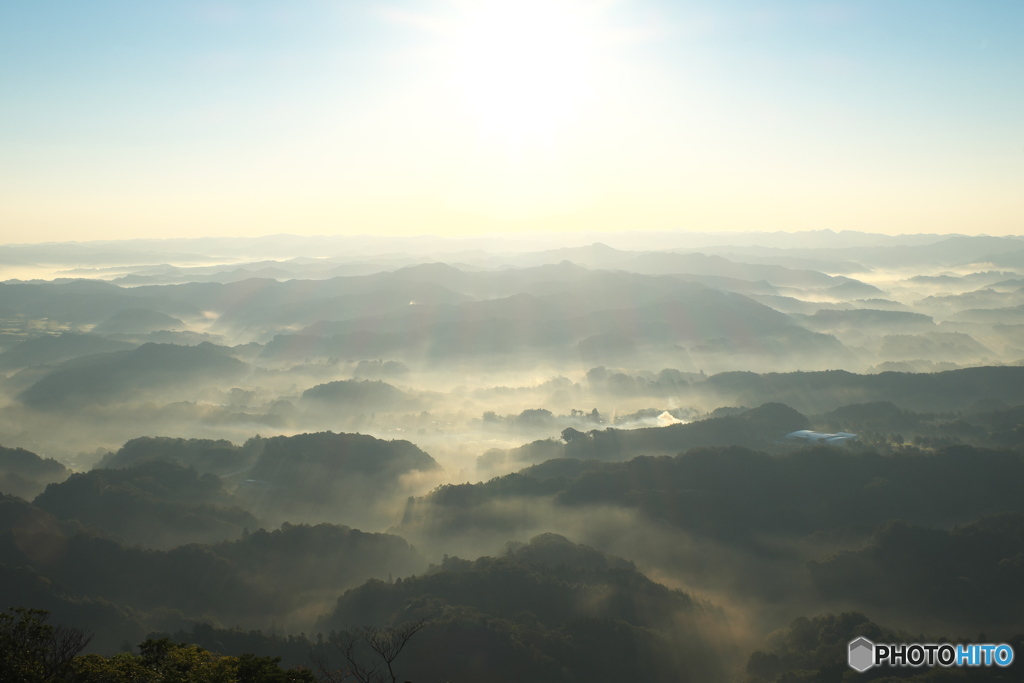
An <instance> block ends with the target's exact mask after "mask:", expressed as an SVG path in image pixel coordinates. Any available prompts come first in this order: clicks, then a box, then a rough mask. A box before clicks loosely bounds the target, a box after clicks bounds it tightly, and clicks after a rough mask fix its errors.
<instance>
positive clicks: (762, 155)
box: [0, 0, 1024, 242]
mask: <svg viewBox="0 0 1024 683" xmlns="http://www.w3.org/2000/svg"><path fill="white" fill-rule="evenodd" d="M1022 34H1024V2H1021V1H1020V0H988V1H986V2H969V1H968V0H962V1H960V2H944V1H941V0H914V1H901V0H880V1H871V0H859V1H857V2H849V3H844V2H781V1H775V2H773V1H771V0H765V1H757V2H754V1H750V2H740V1H735V0H733V1H730V0H716V1H714V2H711V1H707V2H685V1H682V0H674V1H672V2H668V1H663V0H621V1H619V2H576V1H570V0H491V1H481V2H472V1H465V2H463V1H459V2H455V1H449V2H444V1H441V0H395V1H394V2H388V1H386V0H385V1H381V2H364V1H360V0H333V1H327V0H276V1H274V2H270V1H262V0H244V1H243V0H239V1H237V2H202V1H189V0H173V1H171V0H166V1H162V0H145V1H140V0H123V1H112V0H89V1H88V2H83V1H82V0H40V1H36V2H14V1H11V2H2V3H0V242H31V241H40V240H69V239H75V240H84V239H106V238H122V237H137V236H156V237H160V236H195V235H257V234H267V233H278V232H291V233H298V234H332V233H373V232H377V233H396V234H404V233H436V234H467V233H473V232H476V231H485V230H487V231H489V230H503V231H509V230H537V229H556V230H583V229H588V230H630V229H642V230H660V229H690V230H803V229H818V228H833V229H864V230H870V231H875V232H889V233H898V232H963V233H979V232H984V233H989V234H1020V233H1024V40H1022V39H1021V36H1022Z"/></svg>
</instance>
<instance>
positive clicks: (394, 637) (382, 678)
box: [312, 619, 427, 683]
mask: <svg viewBox="0 0 1024 683" xmlns="http://www.w3.org/2000/svg"><path fill="white" fill-rule="evenodd" d="M426 624H427V620H426V619H420V620H418V621H411V622H409V623H406V624H402V625H401V626H388V627H384V628H380V627H377V626H363V627H362V628H358V629H356V630H355V631H351V632H349V631H343V632H341V633H339V634H334V635H332V638H331V642H332V643H333V644H334V645H335V647H337V648H338V649H339V650H340V651H341V654H342V657H343V658H344V659H345V663H344V665H343V668H342V669H339V670H332V669H331V668H330V666H329V665H328V663H327V661H326V660H325V659H324V658H323V657H321V656H319V655H314V656H312V659H313V663H314V664H315V666H316V668H317V670H318V671H319V673H320V676H321V677H322V678H324V679H325V680H326V681H328V683H342V682H343V681H347V680H350V679H354V680H355V681H357V682H358V683H389V682H390V683H398V677H397V675H396V674H395V669H394V662H395V660H396V659H398V656H399V655H400V654H402V650H404V649H405V646H406V645H408V644H409V641H410V640H412V637H413V636H415V635H416V634H417V633H419V632H420V631H421V630H422V629H423V627H424V626H426Z"/></svg>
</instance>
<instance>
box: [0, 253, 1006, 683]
mask: <svg viewBox="0 0 1024 683" xmlns="http://www.w3.org/2000/svg"><path fill="white" fill-rule="evenodd" d="M822 239H823V240H826V241H827V240H832V241H834V242H836V244H837V245H838V244H839V242H841V239H840V236H839V235H833V236H832V237H829V236H827V235H826V236H823V237H822ZM994 239H996V238H985V239H982V238H977V240H973V239H968V238H960V237H941V238H940V237H936V238H935V240H934V241H933V242H931V243H920V242H919V243H918V244H917V246H916V247H915V249H918V251H913V252H911V251H908V250H907V249H905V248H904V247H907V246H908V245H906V244H902V245H901V244H896V243H892V242H891V241H887V240H886V239H884V238H882V237H881V236H878V237H877V239H876V240H875V242H876V243H875V244H874V245H873V246H865V245H861V246H849V245H848V246H845V247H841V246H834V247H832V248H829V249H825V248H824V247H822V248H820V249H817V250H814V249H805V248H801V247H793V246H790V247H786V248H783V247H778V246H775V247H770V248H769V247H768V246H765V247H763V248H760V247H758V245H756V244H755V245H748V246H747V247H743V249H746V251H745V252H743V253H742V254H741V253H739V252H738V251H734V250H739V249H741V247H739V246H737V245H731V246H730V247H729V249H726V248H724V247H723V248H721V249H717V250H716V249H710V248H709V249H705V250H704V251H695V250H685V249H681V248H680V249H675V250H651V251H643V252H641V251H629V250H626V249H614V248H612V247H609V246H607V245H590V246H586V247H576V248H566V249H555V250H550V251H547V252H523V253H515V254H513V253H501V254H494V253H492V254H488V253H485V252H483V251H480V252H464V253H460V254H459V258H457V259H456V258H454V257H452V256H451V255H448V256H446V258H445V260H444V262H441V261H442V259H440V258H436V257H437V254H434V253H427V254H422V255H419V256H417V255H415V254H411V255H406V256H404V257H398V256H396V255H395V253H393V252H388V251H382V252H380V253H379V254H378V256H379V258H376V259H369V258H366V257H365V256H360V257H359V258H358V259H356V258H355V257H353V258H352V259H350V260H346V259H345V258H343V256H341V255H339V256H334V257H330V258H327V257H324V258H323V259H322V260H318V259H307V260H306V261H302V260H301V259H300V260H298V261H296V260H279V261H273V260H267V259H265V260H260V261H255V260H253V261H251V262H246V264H243V265H241V266H240V265H238V264H237V263H232V264H227V263H225V264H224V265H223V267H218V266H213V265H208V266H202V267H191V266H179V265H173V264H167V265H166V266H164V267H161V268H153V267H142V266H135V265H131V264H130V263H120V264H113V265H111V266H110V268H112V269H113V270H110V271H104V273H106V274H107V277H94V278H92V279H80V278H64V277H55V278H52V279H49V280H33V281H15V280H10V281H7V282H3V283H0V322H2V323H3V329H2V330H0V679H2V680H4V681H6V680H12V681H26V682H32V683H35V682H37V681H38V682H40V683H41V682H50V681H54V682H56V681H69V682H79V683H93V682H96V683H99V682H100V681H112V682H119V681H124V682H125V683H127V682H129V681H131V682H140V681H146V682H152V683H162V682H168V683H170V682H171V681H175V682H177V681H180V682H182V683H185V682H192V681H195V682H199V681H223V682H224V683H256V682H262V683H272V682H279V683H285V682H295V683H299V682H304V681H305V682H311V681H320V682H321V683H340V682H341V681H349V680H355V681H360V682H362V683H377V682H385V683H400V682H402V681H413V682H417V683H420V682H424V681H426V682H431V681H433V682H437V683H441V682H445V681H447V682H451V683H454V682H457V681H466V682H469V681H480V680H488V681H508V682H509V683H512V682H519V681H537V682H539V683H543V682H548V681H550V682H558V683H574V682H583V681H588V682H589V681H623V680H638V681H665V682H669V681H694V682H695V683H696V682H698V681H700V682H714V681H721V682H722V683H728V682H737V683H795V682H807V683H811V682H832V681H835V683H848V681H850V680H855V679H854V678H851V676H854V673H853V672H852V670H851V669H850V668H849V667H848V665H847V661H846V646H847V644H848V643H849V642H850V641H851V640H853V639H855V638H857V637H861V636H863V637H866V638H869V639H871V640H873V641H875V642H908V643H909V642H928V643H936V642H953V643H986V642H993V643H1008V644H1010V645H1012V646H1014V647H1015V649H1016V650H1017V651H1018V653H1019V652H1020V648H1021V647H1024V641H1022V638H1024V636H1022V634H1024V619H1022V617H1021V614H1024V496H1022V495H1021V493H1022V489H1021V482H1022V481H1024V367H1022V361H1024V333H1022V329H1024V327H1022V325H1020V324H1018V322H1014V320H1015V319H1014V318H1013V317H1012V315H1011V314H1010V313H1006V315H1007V316H1008V317H1005V318H993V316H996V315H997V314H996V312H998V311H1012V310H1015V309H1014V307H1019V306H1020V305H1022V304H1024V298H1021V297H1022V294H1021V292H1022V291H1024V289H1022V288H1021V286H1020V285H1022V284H1024V276H1021V279H1018V276H1019V275H1021V274H1018V273H1017V272H1016V270H1003V268H1016V267H1017V266H1014V265H1012V264H1007V265H1005V266H1000V267H998V268H997V267H996V266H995V265H993V263H994V259H995V256H994V251H993V250H996V251H997V250H998V249H1007V248H1009V247H1011V246H1012V247H1014V248H1017V247H1019V248H1020V251H1021V252H1022V253H1024V242H1019V241H1018V240H1012V239H1010V238H1005V240H1003V241H998V240H997V242H992V240H994ZM281 244H284V245H287V244H288V240H284V239H283V241H282V242H281ZM115 246H116V245H115ZM158 246H159V245H158ZM155 248H156V247H154V249H155ZM283 248H284V247H282V249H283ZM66 249H67V253H66V254H65V255H64V256H63V258H65V259H67V260H66V261H65V263H67V264H69V265H70V264H72V263H81V262H82V259H85V258H86V257H87V256H88V255H89V252H88V250H87V249H86V247H85V246H79V247H72V246H68V247H66ZM76 250H77V251H76ZM11 253H12V254H15V255H16V254H17V253H21V252H18V250H14V251H12V252H11ZM26 253H27V252H26ZM117 253H118V252H117V249H115V248H113V247H112V251H111V252H110V253H108V254H107V255H106V256H104V257H103V258H108V259H113V260H115V261H116V260H117V258H116V257H117ZM133 254H134V252H133ZM911 254H913V255H914V256H913V258H914V259H916V261H914V262H913V263H912V264H910V265H912V266H913V268H914V269H915V272H914V274H912V275H907V274H906V273H905V272H902V271H900V272H895V271H891V270H886V269H891V268H892V267H893V263H894V260H898V258H904V259H908V258H910V255H911ZM499 257H500V258H499ZM25 258H27V256H26V257H25ZM90 258H91V257H90ZM97 258H99V257H97ZM135 258H137V254H134V255H132V256H131V257H130V259H129V257H128V256H125V259H128V260H132V259H135ZM744 258H745V259H746V260H744ZM76 259H77V260H76ZM115 266H116V268H115ZM273 268H278V270H277V271H273V272H276V273H277V274H276V275H273V276H253V273H257V272H259V273H264V275H267V274H269V273H271V272H272V269H273ZM999 315H1002V314H999ZM1020 666H1021V665H1020V664H1019V663H1015V664H1014V666H1013V667H1010V668H1009V669H996V668H992V669H988V668H974V669H960V668H955V667H954V668H950V669H943V668H941V667H938V668H934V669H928V668H921V669H918V668H913V667H909V668H902V669H901V668H877V669H871V670H869V671H868V672H866V673H864V674H857V675H856V676H857V677H859V678H858V679H861V678H862V679H864V680H879V681H881V680H896V679H900V680H904V679H905V680H908V681H961V680H962V681H967V680H971V681H992V682H993V683H995V682H996V681H1016V680H1024V678H1022V674H1021V673H1020Z"/></svg>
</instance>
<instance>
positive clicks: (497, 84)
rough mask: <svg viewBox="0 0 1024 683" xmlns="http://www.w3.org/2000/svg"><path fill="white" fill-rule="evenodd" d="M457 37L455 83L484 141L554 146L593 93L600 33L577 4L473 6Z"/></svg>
mask: <svg viewBox="0 0 1024 683" xmlns="http://www.w3.org/2000/svg"><path fill="white" fill-rule="evenodd" d="M452 39H453V40H452V44H451V51H450V59H451V64H450V67H451V78H450V82H451V83H452V85H453V86H454V89H455V94H456V97H457V99H458V100H459V101H460V103H461V105H462V106H463V107H464V109H465V110H466V111H467V112H468V113H469V114H470V116H471V117H472V118H473V119H474V120H475V121H476V124H477V125H478V126H479V130H480V132H481V133H482V134H483V135H484V137H485V138H488V139H492V140H496V141H498V142H501V143H504V144H507V145H510V146H513V147H520V146H523V145H529V144H537V143H541V144H543V143H549V142H551V141H552V140H553V139H554V138H555V137H556V136H557V135H558V133H559V132H560V131H561V130H562V129H564V127H565V126H566V125H567V124H569V123H571V121H572V120H573V119H574V118H575V117H577V116H578V115H579V114H580V113H581V109H582V108H583V107H584V106H585V104H586V100H587V99H588V96H589V94H590V93H591V91H592V86H593V79H594V70H595V68H594V67H595V59H596V54H595V47H596V41H595V34H594V31H593V30H592V28H591V26H590V13H589V12H588V11H587V8H586V6H584V5H581V4H579V3H575V2H569V1H567V0H546V1H539V0H483V1H481V2H476V3H472V4H469V5H466V6H465V11H464V14H463V16H462V18H461V20H460V21H459V22H458V23H457V25H456V26H455V30H454V33H453V35H452Z"/></svg>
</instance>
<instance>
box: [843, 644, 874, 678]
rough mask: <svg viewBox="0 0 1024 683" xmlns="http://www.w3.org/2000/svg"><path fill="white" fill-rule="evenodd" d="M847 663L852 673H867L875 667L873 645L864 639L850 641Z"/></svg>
mask: <svg viewBox="0 0 1024 683" xmlns="http://www.w3.org/2000/svg"><path fill="white" fill-rule="evenodd" d="M848 661H849V663H850V668H851V669H853V670H854V671H860V672H864V671H867V670H868V669H870V668H871V667H872V666H874V665H875V644H874V643H872V642H871V641H870V640H868V639H867V638H864V637H861V638H857V639H856V640H852V641H850V652H849V655H848Z"/></svg>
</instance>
